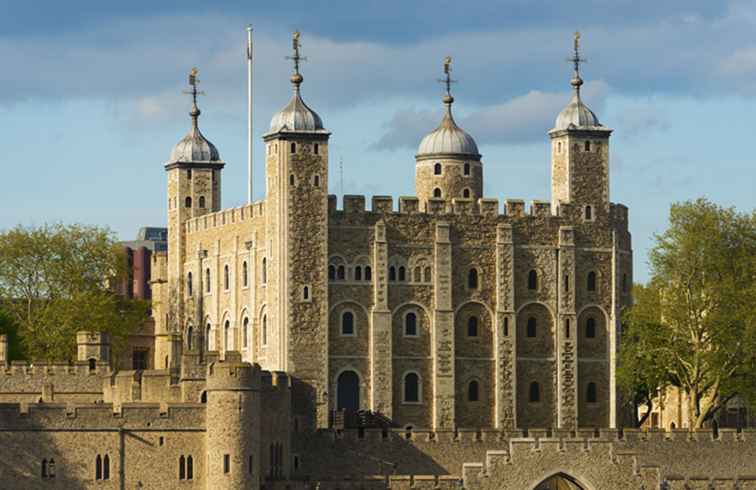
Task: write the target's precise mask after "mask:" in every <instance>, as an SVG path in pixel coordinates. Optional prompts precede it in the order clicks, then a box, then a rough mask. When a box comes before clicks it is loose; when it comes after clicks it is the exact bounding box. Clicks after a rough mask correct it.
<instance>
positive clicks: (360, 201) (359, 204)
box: [344, 194, 365, 213]
mask: <svg viewBox="0 0 756 490" xmlns="http://www.w3.org/2000/svg"><path fill="white" fill-rule="evenodd" d="M344 212H345V213H364V212H365V196H358V195H354V194H348V195H345V196H344Z"/></svg>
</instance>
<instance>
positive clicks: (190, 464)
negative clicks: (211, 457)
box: [186, 454, 194, 480]
mask: <svg viewBox="0 0 756 490" xmlns="http://www.w3.org/2000/svg"><path fill="white" fill-rule="evenodd" d="M186 479H187V480H193V479H194V458H192V455H191V454H190V455H189V456H187V457H186Z"/></svg>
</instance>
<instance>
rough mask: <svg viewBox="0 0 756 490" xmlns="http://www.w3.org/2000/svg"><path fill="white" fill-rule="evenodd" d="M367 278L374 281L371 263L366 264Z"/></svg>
mask: <svg viewBox="0 0 756 490" xmlns="http://www.w3.org/2000/svg"><path fill="white" fill-rule="evenodd" d="M365 280H366V281H372V280H373V270H372V269H371V268H370V266H369V265H366V266H365Z"/></svg>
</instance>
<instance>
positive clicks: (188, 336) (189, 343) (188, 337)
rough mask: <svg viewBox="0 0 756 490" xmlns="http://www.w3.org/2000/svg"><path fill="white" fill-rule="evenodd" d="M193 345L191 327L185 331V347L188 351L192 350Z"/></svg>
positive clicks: (192, 330)
mask: <svg viewBox="0 0 756 490" xmlns="http://www.w3.org/2000/svg"><path fill="white" fill-rule="evenodd" d="M193 343H194V329H193V328H192V326H191V325H189V327H188V328H187V329H186V346H187V348H188V349H189V350H192V349H193V348H194V346H193V345H192V344H193Z"/></svg>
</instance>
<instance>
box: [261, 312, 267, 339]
mask: <svg viewBox="0 0 756 490" xmlns="http://www.w3.org/2000/svg"><path fill="white" fill-rule="evenodd" d="M260 334H261V335H262V342H261V343H262V345H263V346H265V345H268V315H263V317H262V328H261V332H260Z"/></svg>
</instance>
